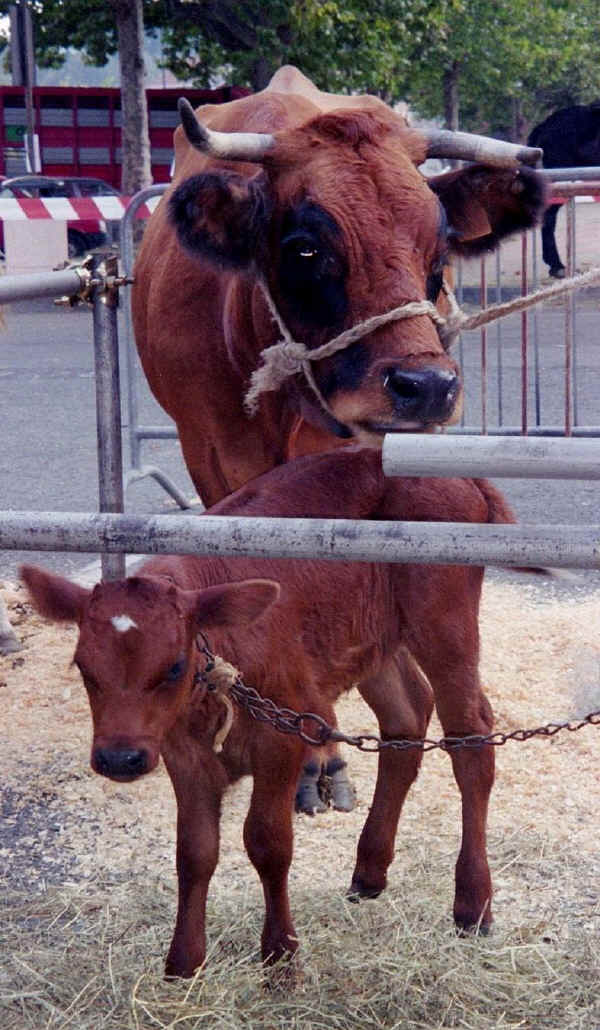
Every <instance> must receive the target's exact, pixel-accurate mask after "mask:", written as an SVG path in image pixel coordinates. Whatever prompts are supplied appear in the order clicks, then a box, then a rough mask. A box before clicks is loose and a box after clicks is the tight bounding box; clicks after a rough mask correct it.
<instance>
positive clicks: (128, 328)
mask: <svg viewBox="0 0 600 1030" xmlns="http://www.w3.org/2000/svg"><path fill="white" fill-rule="evenodd" d="M166 189H167V184H166V183H163V184H161V185H158V186H149V187H148V188H147V189H145V190H141V191H140V192H139V193H136V195H135V196H134V197H132V199H131V202H130V204H129V207H128V208H127V210H126V212H125V214H124V215H123V218H122V219H121V225H120V231H119V246H120V250H121V266H122V270H123V275H125V276H126V277H127V278H129V277H130V276H132V275H133V265H134V260H135V254H134V246H133V224H134V218H135V216H136V213H137V211H138V208H140V207H141V205H142V204H144V203H145V202H146V201H147V200H149V198H150V197H157V196H160V195H161V194H162V193H164V192H165V190H166ZM123 315H124V328H125V362H126V367H127V424H128V426H129V457H130V464H131V468H132V469H139V468H140V466H141V441H140V438H139V436H138V429H139V424H140V422H139V402H138V390H137V376H138V368H137V355H136V351H135V344H134V341H133V328H132V323H131V290H130V289H129V288H127V289H126V290H125V303H124V305H123Z"/></svg>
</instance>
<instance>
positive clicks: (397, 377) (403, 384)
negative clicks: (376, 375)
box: [383, 369, 422, 400]
mask: <svg viewBox="0 0 600 1030" xmlns="http://www.w3.org/2000/svg"><path fill="white" fill-rule="evenodd" d="M383 385H384V386H385V388H386V389H388V390H390V391H391V392H392V393H393V394H395V396H396V397H403V398H405V399H406V400H413V399H415V398H418V397H420V396H421V393H422V390H421V384H420V383H419V382H418V381H417V380H416V379H415V378H414V376H413V377H411V376H410V375H407V374H406V373H405V372H400V371H399V370H398V369H392V370H391V371H390V372H386V374H385V376H384V378H383Z"/></svg>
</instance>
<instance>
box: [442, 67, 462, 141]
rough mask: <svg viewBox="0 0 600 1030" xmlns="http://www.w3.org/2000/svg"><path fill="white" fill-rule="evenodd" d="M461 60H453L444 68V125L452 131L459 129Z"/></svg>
mask: <svg viewBox="0 0 600 1030" xmlns="http://www.w3.org/2000/svg"><path fill="white" fill-rule="evenodd" d="M459 77H460V62H459V61H453V62H452V64H451V65H449V66H448V67H447V68H444V79H443V84H444V125H445V128H446V129H451V131H452V132H457V131H458V80H459Z"/></svg>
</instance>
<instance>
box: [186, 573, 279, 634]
mask: <svg viewBox="0 0 600 1030" xmlns="http://www.w3.org/2000/svg"><path fill="white" fill-rule="evenodd" d="M278 597H279V583H275V582H274V581H273V580H272V579H245V580H242V581H241V582H240V583H221V584H219V586H215V587H208V588H207V589H206V590H199V591H197V592H194V594H193V595H192V596H190V598H189V602H190V604H191V605H192V607H193V611H194V615H195V617H196V619H197V620H198V623H199V625H200V627H201V628H202V629H204V628H206V629H211V628H212V627H214V626H231V627H232V628H233V627H235V626H246V625H248V624H249V623H251V622H254V621H255V619H258V618H259V617H260V616H261V615H262V614H263V612H265V611H266V609H267V608H269V607H270V606H271V605H272V604H274V603H275V601H276V600H277V599H278Z"/></svg>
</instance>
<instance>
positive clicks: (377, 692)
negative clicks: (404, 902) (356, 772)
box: [350, 649, 433, 898]
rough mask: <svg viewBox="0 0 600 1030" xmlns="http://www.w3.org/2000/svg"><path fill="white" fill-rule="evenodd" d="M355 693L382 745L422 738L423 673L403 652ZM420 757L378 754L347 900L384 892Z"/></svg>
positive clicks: (427, 702) (426, 692)
mask: <svg viewBox="0 0 600 1030" xmlns="http://www.w3.org/2000/svg"><path fill="white" fill-rule="evenodd" d="M359 690H360V693H361V694H362V696H363V698H364V699H365V701H366V702H367V704H368V705H369V706H370V707H371V708H372V709H373V711H374V712H375V715H376V716H377V720H378V722H379V729H380V733H381V736H382V738H383V739H384V740H394V739H398V738H403V739H405V738H409V739H417V740H418V739H420V738H422V737H424V736H425V733H426V731H427V726H428V723H429V719H430V717H431V712H432V710H433V697H432V693H431V688H430V687H429V684H428V683H427V681H426V679H425V677H424V675H423V673H422V672H421V670H420V669H419V668H418V666H417V665H416V663H415V662H414V660H413V659H412V657H411V655H410V654H409V653H408V652H407V651H406V650H404V649H402V650H401V651H399V652H398V654H397V655H396V656H395V657H394V658H392V659H389V660H388V661H387V662H386V664H385V665H384V667H383V669H382V670H381V672H380V674H379V675H378V676H376V677H374V678H373V679H369V680H365V681H364V682H362V683H360V684H359ZM422 757H423V752H422V750H421V749H417V748H415V749H414V750H412V749H411V750H406V751H401V750H397V749H394V748H389V749H384V750H383V751H380V752H379V765H378V770H377V784H376V786H375V794H374V797H373V803H372V805H371V809H370V811H369V815H368V817H367V821H366V823H365V825H364V828H363V831H362V833H361V835H360V840H359V842H358V849H357V856H356V866H355V869H354V873H353V876H352V884H351V886H350V896H351V897H354V898H375V897H377V895H378V894H380V893H381V891H382V890H384V888H385V886H386V883H387V870H388V866H389V865H390V862H391V861H392V858H393V856H394V840H395V837H396V829H397V826H398V819H399V818H400V811H401V809H402V805H403V803H404V799H405V797H406V795H407V793H408V791H409V789H410V786H411V784H412V783H413V782H414V780H415V779H416V777H417V774H418V772H419V766H420V765H421V759H422Z"/></svg>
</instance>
